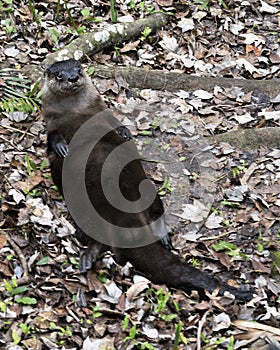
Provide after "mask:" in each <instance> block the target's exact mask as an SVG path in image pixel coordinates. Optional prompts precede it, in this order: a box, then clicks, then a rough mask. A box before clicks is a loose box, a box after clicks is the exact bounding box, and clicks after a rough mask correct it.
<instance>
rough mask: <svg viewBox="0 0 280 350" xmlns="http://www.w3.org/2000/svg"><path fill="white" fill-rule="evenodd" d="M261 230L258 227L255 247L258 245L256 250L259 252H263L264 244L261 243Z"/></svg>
mask: <svg viewBox="0 0 280 350" xmlns="http://www.w3.org/2000/svg"><path fill="white" fill-rule="evenodd" d="M262 239H263V237H262V231H261V230H260V229H259V237H258V240H257V247H258V252H259V253H263V251H264V245H263V243H262Z"/></svg>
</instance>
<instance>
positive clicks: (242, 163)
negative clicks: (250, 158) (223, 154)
mask: <svg viewBox="0 0 280 350" xmlns="http://www.w3.org/2000/svg"><path fill="white" fill-rule="evenodd" d="M247 167H248V163H246V162H245V160H244V159H240V160H239V165H237V166H236V167H234V168H233V170H232V176H233V177H234V178H236V177H238V176H239V175H240V174H241V173H243V174H244V173H245V172H246V171H247V170H248V168H247Z"/></svg>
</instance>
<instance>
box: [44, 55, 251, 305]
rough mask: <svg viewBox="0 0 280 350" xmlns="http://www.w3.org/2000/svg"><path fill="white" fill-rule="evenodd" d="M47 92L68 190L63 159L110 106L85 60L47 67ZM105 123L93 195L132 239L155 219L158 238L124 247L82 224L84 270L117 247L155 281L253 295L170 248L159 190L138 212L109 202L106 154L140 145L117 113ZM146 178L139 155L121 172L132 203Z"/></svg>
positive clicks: (93, 156)
mask: <svg viewBox="0 0 280 350" xmlns="http://www.w3.org/2000/svg"><path fill="white" fill-rule="evenodd" d="M42 92H43V93H42V114H43V117H44V120H45V123H46V128H47V134H48V155H49V160H50V167H51V173H52V177H53V181H54V183H55V184H56V185H57V187H58V188H59V189H60V191H61V193H62V194H63V181H62V178H63V163H64V161H66V160H67V157H68V145H69V144H70V142H71V139H72V138H73V137H74V135H75V133H76V132H77V131H78V130H79V129H80V127H81V126H82V125H83V124H84V123H86V122H87V121H88V120H89V119H91V118H92V117H94V116H96V115H97V114H99V113H100V112H103V111H106V109H107V107H106V105H105V103H104V101H103V100H102V98H101V96H100V95H99V93H98V92H97V89H96V88H95V87H94V85H93V83H92V81H91V79H90V77H89V76H88V75H87V73H86V72H85V71H84V70H83V69H82V66H81V64H80V62H79V61H76V60H74V59H70V60H65V61H60V62H56V63H54V64H52V65H51V66H50V67H48V68H47V69H46V71H45V79H44V85H43V90H42ZM106 123H107V124H108V125H107V124H106ZM105 124H106V125H105ZM104 125H105V126H104V127H105V129H106V127H108V132H107V133H106V134H105V135H104V136H103V137H102V138H101V139H100V140H99V141H98V143H97V144H96V145H95V147H94V149H93V150H92V151H91V153H90V155H89V157H88V160H87V164H86V172H85V185H86V189H87V194H88V197H89V199H90V201H91V203H92V205H93V206H94V207H95V208H97V210H98V213H99V214H100V215H101V216H102V217H103V218H104V219H105V220H107V221H108V222H110V223H113V224H115V225H119V226H120V227H128V228H131V233H130V231H128V233H127V236H128V237H127V239H128V240H133V239H134V236H133V229H134V228H135V227H139V226H141V225H143V224H147V225H148V224H151V225H150V227H151V228H152V231H153V232H152V234H153V235H154V237H155V239H154V240H153V241H152V242H151V243H149V244H146V245H144V246H135V247H119V246H116V245H115V244H114V243H113V242H114V237H111V236H110V232H105V233H104V234H105V235H106V237H107V240H106V242H105V243H104V242H100V241H97V240H95V239H93V238H92V237H91V236H89V235H88V234H86V233H85V232H84V230H83V229H82V227H79V224H78V223H76V224H77V226H76V233H77V236H78V239H79V240H80V241H81V242H82V243H83V244H84V245H86V246H87V248H86V249H85V251H84V252H83V253H82V254H81V257H80V270H81V271H82V272H85V271H87V270H89V269H91V268H92V267H93V264H94V262H95V261H96V260H97V259H98V257H99V256H100V254H101V253H103V252H104V251H106V250H111V251H112V253H113V254H114V256H115V260H116V261H117V262H118V263H119V264H121V265H124V264H125V263H126V262H130V263H131V264H132V265H133V267H134V268H135V269H136V270H137V271H139V272H140V273H142V274H143V275H145V276H147V277H148V278H149V279H150V280H151V281H152V282H154V283H157V284H165V285H167V286H168V287H171V288H176V289H181V290H183V291H186V292H190V291H192V290H197V291H198V292H199V294H200V296H201V297H205V290H207V291H209V292H211V293H212V292H213V291H214V290H216V289H217V290H218V293H219V295H223V294H224V293H225V292H226V291H228V292H230V293H231V294H233V295H234V296H235V297H236V299H238V300H241V301H248V300H250V299H251V298H252V296H253V290H251V289H250V290H248V289H246V290H245V289H242V288H236V287H233V286H230V285H228V284H227V283H225V282H223V281H220V280H219V279H217V278H214V277H213V276H211V275H209V274H207V273H206V272H204V271H201V270H199V269H196V268H194V267H193V266H191V265H189V264H188V263H187V262H186V261H185V260H184V259H182V258H181V257H180V256H178V255H176V254H174V253H173V252H172V251H170V250H171V249H172V245H171V240H170V237H169V234H168V233H167V229H166V226H165V223H164V219H163V218H162V215H163V213H164V207H163V203H162V200H161V199H160V197H159V196H158V194H156V196H155V198H154V200H153V202H152V204H151V205H150V207H149V208H148V209H145V210H143V211H142V212H139V213H134V214H131V213H126V212H124V211H122V210H119V209H117V208H115V207H114V206H112V205H110V203H108V200H107V198H106V196H105V195H104V193H103V191H102V183H101V179H100V178H101V173H102V166H103V164H104V162H105V160H106V158H107V157H108V155H109V154H110V153H111V152H112V151H114V149H115V148H116V147H118V146H120V145H122V144H123V143H125V142H129V143H131V144H132V147H134V148H135V152H137V149H136V146H135V144H134V142H133V140H132V137H131V134H130V132H129V130H128V129H127V128H126V127H124V126H123V125H122V124H121V123H120V122H119V121H118V120H117V119H116V118H115V117H114V115H113V114H112V113H111V114H110V113H109V119H108V120H107V121H106V122H105V121H104ZM137 154H138V153H137ZM117 157H118V155H117ZM120 157H121V155H120ZM110 170H111V173H112V174H113V173H114V171H116V169H114V165H112V169H110ZM142 180H147V176H146V174H145V171H144V169H143V167H142V164H141V160H140V156H139V157H138V159H134V160H133V161H131V162H130V163H128V164H126V166H125V169H124V171H122V172H121V174H120V177H119V187H120V191H121V192H122V194H123V196H124V197H125V198H127V199H128V200H129V201H132V202H133V201H136V200H138V198H139V184H140V183H141V181H142ZM148 181H150V180H148ZM74 221H75V220H74ZM154 222H156V224H153V223H154ZM110 240H112V244H111V243H110V242H111V241H110Z"/></svg>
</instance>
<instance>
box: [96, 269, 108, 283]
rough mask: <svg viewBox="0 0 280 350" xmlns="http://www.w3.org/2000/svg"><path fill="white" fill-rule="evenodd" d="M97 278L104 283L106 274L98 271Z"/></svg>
mask: <svg viewBox="0 0 280 350" xmlns="http://www.w3.org/2000/svg"><path fill="white" fill-rule="evenodd" d="M97 278H98V279H99V280H100V281H101V282H102V283H106V281H107V279H108V277H107V276H106V274H105V273H104V272H99V274H98V276H97Z"/></svg>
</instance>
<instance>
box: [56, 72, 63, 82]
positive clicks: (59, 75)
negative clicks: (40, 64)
mask: <svg viewBox="0 0 280 350" xmlns="http://www.w3.org/2000/svg"><path fill="white" fill-rule="evenodd" d="M55 78H56V79H57V80H62V78H63V75H62V73H58V74H57V75H56V77H55Z"/></svg>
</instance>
